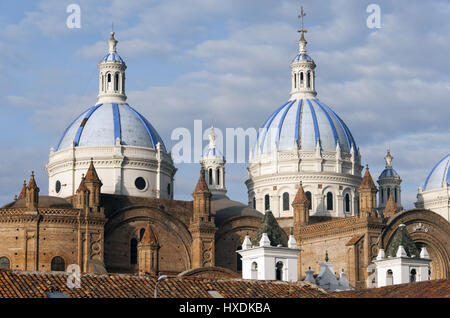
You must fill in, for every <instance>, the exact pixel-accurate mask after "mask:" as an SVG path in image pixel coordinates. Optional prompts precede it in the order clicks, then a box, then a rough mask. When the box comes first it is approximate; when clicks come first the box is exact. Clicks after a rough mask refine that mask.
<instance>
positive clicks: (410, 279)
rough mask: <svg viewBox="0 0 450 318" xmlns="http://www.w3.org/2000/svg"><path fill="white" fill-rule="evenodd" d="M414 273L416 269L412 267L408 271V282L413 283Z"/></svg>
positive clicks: (414, 279)
mask: <svg viewBox="0 0 450 318" xmlns="http://www.w3.org/2000/svg"><path fill="white" fill-rule="evenodd" d="M416 274H417V272H416V270H415V269H414V268H413V269H412V270H411V272H410V273H409V282H410V283H414V282H415V281H416Z"/></svg>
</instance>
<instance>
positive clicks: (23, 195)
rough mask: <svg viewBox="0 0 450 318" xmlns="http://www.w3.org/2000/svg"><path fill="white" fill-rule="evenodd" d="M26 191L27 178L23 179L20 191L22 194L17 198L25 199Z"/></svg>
mask: <svg viewBox="0 0 450 318" xmlns="http://www.w3.org/2000/svg"><path fill="white" fill-rule="evenodd" d="M26 191H27V180H23V186H22V190H21V191H20V194H19V196H18V197H17V200H20V199H24V198H25V194H26Z"/></svg>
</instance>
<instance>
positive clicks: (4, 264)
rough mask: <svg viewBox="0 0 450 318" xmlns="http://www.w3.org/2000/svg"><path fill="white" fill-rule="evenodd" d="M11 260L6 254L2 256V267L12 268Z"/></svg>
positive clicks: (0, 262) (0, 261)
mask: <svg viewBox="0 0 450 318" xmlns="http://www.w3.org/2000/svg"><path fill="white" fill-rule="evenodd" d="M10 267H11V262H10V261H9V258H7V257H6V256H2V257H0V268H1V269H10Z"/></svg>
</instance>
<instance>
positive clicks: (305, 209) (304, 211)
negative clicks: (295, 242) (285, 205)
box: [292, 182, 309, 228]
mask: <svg viewBox="0 0 450 318" xmlns="http://www.w3.org/2000/svg"><path fill="white" fill-rule="evenodd" d="M292 207H293V209H294V228H296V227H298V226H302V225H307V224H308V223H309V200H308V198H307V196H306V193H305V191H304V190H303V185H302V183H301V182H300V185H299V187H298V191H297V195H296V196H295V198H294V201H293V202H292Z"/></svg>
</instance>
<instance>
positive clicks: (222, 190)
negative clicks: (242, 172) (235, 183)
mask: <svg viewBox="0 0 450 318" xmlns="http://www.w3.org/2000/svg"><path fill="white" fill-rule="evenodd" d="M208 137H209V145H208V149H207V150H206V151H205V152H204V153H203V155H202V159H201V160H200V163H201V165H202V168H203V169H204V170H205V175H204V178H205V182H206V184H207V185H208V188H209V190H210V191H211V194H213V195H215V194H217V195H220V194H226V193H227V188H226V187H225V162H226V161H225V158H224V156H223V155H222V153H221V152H220V151H219V149H218V148H217V144H216V137H217V135H216V133H215V131H214V126H211V129H210V132H209V136H208Z"/></svg>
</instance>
